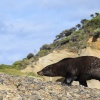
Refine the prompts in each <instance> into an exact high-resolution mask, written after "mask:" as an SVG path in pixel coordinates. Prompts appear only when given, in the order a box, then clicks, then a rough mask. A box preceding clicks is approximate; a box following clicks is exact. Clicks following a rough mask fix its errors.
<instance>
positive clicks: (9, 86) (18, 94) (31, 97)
mask: <svg viewBox="0 0 100 100" xmlns="http://www.w3.org/2000/svg"><path fill="white" fill-rule="evenodd" d="M4 84H5V85H4ZM2 87H3V88H2ZM0 100H100V89H91V88H88V87H84V86H79V85H76V86H67V85H66V86H62V85H61V83H57V82H51V81H48V82H44V81H42V80H40V79H35V78H32V77H25V76H23V77H22V76H13V75H7V74H3V73H2V74H0Z"/></svg>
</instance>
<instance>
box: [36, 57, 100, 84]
mask: <svg viewBox="0 0 100 100" xmlns="http://www.w3.org/2000/svg"><path fill="white" fill-rule="evenodd" d="M37 73H38V74H39V75H43V76H50V77H54V76H63V77H65V80H64V82H63V83H66V84H68V85H71V83H72V82H73V81H79V83H80V84H81V85H84V86H87V83H86V80H90V79H97V80H99V81H100V59H99V58H97V57H93V56H82V57H77V58H65V59H63V60H61V61H59V62H57V63H55V64H52V65H49V66H47V67H45V68H43V69H42V70H41V71H39V72H37Z"/></svg>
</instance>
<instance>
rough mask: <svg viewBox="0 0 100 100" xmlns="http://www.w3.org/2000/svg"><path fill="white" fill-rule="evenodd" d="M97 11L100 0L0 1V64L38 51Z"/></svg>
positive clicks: (8, 62) (12, 61) (10, 62)
mask: <svg viewBox="0 0 100 100" xmlns="http://www.w3.org/2000/svg"><path fill="white" fill-rule="evenodd" d="M95 12H99V13H100V0H0V64H12V63H14V62H15V61H17V60H21V59H23V58H25V57H26V56H27V55H28V54H29V53H33V54H36V53H37V52H38V51H39V49H40V47H41V46H42V45H44V44H50V43H52V42H53V40H54V39H55V36H56V35H58V34H59V33H61V32H62V31H63V30H65V29H69V28H71V27H74V26H75V25H76V24H78V23H80V21H81V20H82V19H85V18H86V19H90V18H91V17H90V15H91V14H94V13H95Z"/></svg>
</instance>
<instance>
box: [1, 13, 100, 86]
mask: <svg viewBox="0 0 100 100" xmlns="http://www.w3.org/2000/svg"><path fill="white" fill-rule="evenodd" d="M91 17H92V18H91V19H90V20H88V19H82V20H81V21H80V23H79V24H77V25H76V26H74V27H72V28H70V29H66V30H64V31H62V32H61V33H60V34H58V35H57V36H56V38H55V40H54V41H53V42H52V43H51V44H44V45H43V46H42V47H41V48H40V51H39V52H38V53H37V54H36V55H34V54H33V53H29V54H28V55H27V57H26V58H24V59H22V60H20V61H16V62H15V63H13V64H12V65H10V66H8V65H0V72H4V73H7V74H11V75H21V76H35V77H39V76H37V71H39V70H41V69H42V68H44V67H45V66H47V65H49V64H52V63H55V62H57V61H59V60H61V59H63V58H67V57H78V56H85V55H91V56H96V57H99V58H100V14H99V13H95V15H94V16H91ZM40 78H41V79H42V80H50V81H56V80H58V79H60V78H58V77H57V78H51V77H50V78H47V77H40ZM61 80H62V79H61ZM89 83H91V82H89ZM76 84H77V83H76ZM97 84H98V82H97ZM95 86H96V85H95ZM95 86H94V87H95ZM90 87H91V85H90ZM97 87H100V86H98V85H97Z"/></svg>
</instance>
